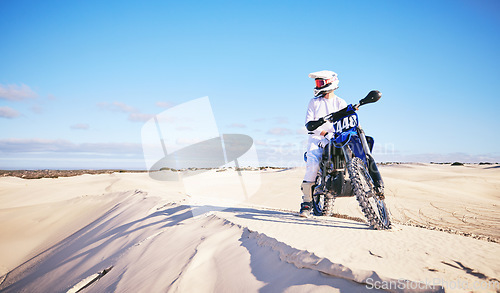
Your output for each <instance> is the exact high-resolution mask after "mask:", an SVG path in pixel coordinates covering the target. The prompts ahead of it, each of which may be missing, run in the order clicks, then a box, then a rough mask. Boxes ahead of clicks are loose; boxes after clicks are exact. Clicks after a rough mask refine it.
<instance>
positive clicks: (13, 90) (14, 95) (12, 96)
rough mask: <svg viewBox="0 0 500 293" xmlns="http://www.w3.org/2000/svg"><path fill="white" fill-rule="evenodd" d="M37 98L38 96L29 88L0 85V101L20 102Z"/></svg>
mask: <svg viewBox="0 0 500 293" xmlns="http://www.w3.org/2000/svg"><path fill="white" fill-rule="evenodd" d="M36 97H38V94H37V93H35V92H34V91H33V90H31V89H30V87H29V86H27V85H25V84H21V85H20V86H19V85H17V84H9V85H3V84H0V99H5V100H9V101H21V100H25V99H31V98H36Z"/></svg>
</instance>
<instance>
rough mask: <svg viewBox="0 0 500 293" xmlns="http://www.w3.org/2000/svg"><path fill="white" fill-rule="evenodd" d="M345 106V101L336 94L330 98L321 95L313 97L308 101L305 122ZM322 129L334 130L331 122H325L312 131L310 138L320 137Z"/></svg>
mask: <svg viewBox="0 0 500 293" xmlns="http://www.w3.org/2000/svg"><path fill="white" fill-rule="evenodd" d="M345 107H347V103H346V102H345V101H344V100H343V99H341V98H339V97H338V96H333V98H330V99H325V98H323V97H320V98H313V99H311V101H309V106H308V107H307V113H306V123H307V122H309V121H313V120H318V119H319V118H321V117H325V116H326V115H328V114H330V113H333V112H337V111H339V110H341V109H343V108H345ZM322 131H326V132H335V130H334V129H333V123H331V122H326V123H325V124H323V125H321V126H320V127H318V129H316V130H314V131H313V134H312V135H311V138H315V139H321V136H320V134H321V132H322Z"/></svg>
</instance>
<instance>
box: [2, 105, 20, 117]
mask: <svg viewBox="0 0 500 293" xmlns="http://www.w3.org/2000/svg"><path fill="white" fill-rule="evenodd" d="M20 115H21V114H20V113H19V112H17V111H16V110H14V109H12V108H10V107H0V118H9V119H12V118H16V117H19V116H20Z"/></svg>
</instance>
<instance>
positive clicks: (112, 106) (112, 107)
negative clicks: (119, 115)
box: [97, 102, 139, 113]
mask: <svg viewBox="0 0 500 293" xmlns="http://www.w3.org/2000/svg"><path fill="white" fill-rule="evenodd" d="M97 106H99V107H100V108H102V109H105V110H109V111H113V112H123V113H135V112H139V111H138V110H137V109H136V108H134V107H132V106H129V105H127V104H125V103H122V102H113V103H107V102H103V103H98V104H97Z"/></svg>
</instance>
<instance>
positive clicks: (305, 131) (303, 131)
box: [295, 126, 308, 135]
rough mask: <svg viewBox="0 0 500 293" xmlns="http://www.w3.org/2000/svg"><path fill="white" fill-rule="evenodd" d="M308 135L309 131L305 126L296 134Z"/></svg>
mask: <svg viewBox="0 0 500 293" xmlns="http://www.w3.org/2000/svg"><path fill="white" fill-rule="evenodd" d="M307 133H308V131H307V129H306V127H305V126H303V127H301V128H299V129H297V130H296V131H295V134H299V135H303V134H307Z"/></svg>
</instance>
